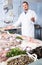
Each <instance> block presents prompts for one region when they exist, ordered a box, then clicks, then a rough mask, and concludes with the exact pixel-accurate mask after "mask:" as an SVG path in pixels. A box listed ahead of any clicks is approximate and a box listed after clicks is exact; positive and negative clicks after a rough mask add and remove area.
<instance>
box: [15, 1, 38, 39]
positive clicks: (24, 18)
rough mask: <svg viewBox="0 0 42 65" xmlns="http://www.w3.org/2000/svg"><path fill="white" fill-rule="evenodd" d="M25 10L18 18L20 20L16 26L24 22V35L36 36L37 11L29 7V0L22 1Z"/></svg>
mask: <svg viewBox="0 0 42 65" xmlns="http://www.w3.org/2000/svg"><path fill="white" fill-rule="evenodd" d="M22 6H23V10H24V12H22V13H21V14H20V17H19V18H18V21H17V22H16V23H15V24H14V26H18V25H20V23H21V24H22V35H24V36H28V37H33V38H34V22H35V21H36V19H37V16H36V13H35V12H34V11H32V10H30V9H29V4H28V2H26V1H24V2H23V3H22Z"/></svg>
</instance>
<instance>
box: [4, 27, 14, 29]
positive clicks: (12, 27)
mask: <svg viewBox="0 0 42 65" xmlns="http://www.w3.org/2000/svg"><path fill="white" fill-rule="evenodd" d="M13 28H14V26H7V27H5V28H4V30H9V29H13Z"/></svg>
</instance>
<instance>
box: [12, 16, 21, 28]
mask: <svg viewBox="0 0 42 65" xmlns="http://www.w3.org/2000/svg"><path fill="white" fill-rule="evenodd" d="M20 23H21V16H19V18H18V21H16V22H15V23H14V24H13V26H15V27H17V26H19V25H20Z"/></svg>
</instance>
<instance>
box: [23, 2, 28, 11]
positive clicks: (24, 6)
mask: <svg viewBox="0 0 42 65" xmlns="http://www.w3.org/2000/svg"><path fill="white" fill-rule="evenodd" d="M23 9H24V10H25V11H27V10H28V5H27V4H26V3H23Z"/></svg>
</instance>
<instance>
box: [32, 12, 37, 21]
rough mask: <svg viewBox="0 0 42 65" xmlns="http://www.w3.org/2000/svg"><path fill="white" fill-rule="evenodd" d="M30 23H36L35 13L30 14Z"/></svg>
mask: <svg viewBox="0 0 42 65" xmlns="http://www.w3.org/2000/svg"><path fill="white" fill-rule="evenodd" d="M31 21H32V22H36V21H37V15H36V13H35V12H34V11H33V13H32V18H31Z"/></svg>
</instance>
